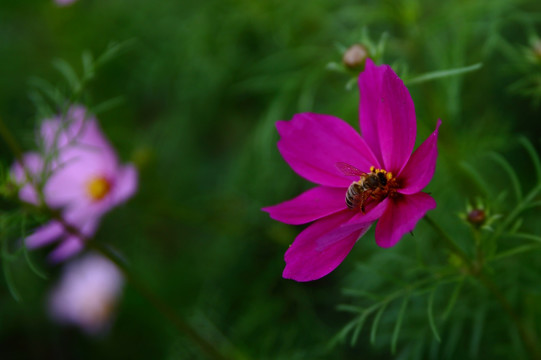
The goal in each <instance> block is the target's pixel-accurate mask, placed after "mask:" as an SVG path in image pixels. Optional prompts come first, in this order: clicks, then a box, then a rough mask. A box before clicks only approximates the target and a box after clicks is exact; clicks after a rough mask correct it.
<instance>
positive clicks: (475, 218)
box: [466, 209, 486, 227]
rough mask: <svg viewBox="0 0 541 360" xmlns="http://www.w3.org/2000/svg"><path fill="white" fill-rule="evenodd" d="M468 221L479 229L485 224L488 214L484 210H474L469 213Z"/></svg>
mask: <svg viewBox="0 0 541 360" xmlns="http://www.w3.org/2000/svg"><path fill="white" fill-rule="evenodd" d="M466 220H468V222H469V223H470V224H472V225H474V226H477V227H479V226H481V225H483V224H484V222H485V220H486V213H485V211H484V210H483V209H473V210H471V211H470V212H469V213H468V215H467V217H466Z"/></svg>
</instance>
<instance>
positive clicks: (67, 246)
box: [12, 106, 137, 261]
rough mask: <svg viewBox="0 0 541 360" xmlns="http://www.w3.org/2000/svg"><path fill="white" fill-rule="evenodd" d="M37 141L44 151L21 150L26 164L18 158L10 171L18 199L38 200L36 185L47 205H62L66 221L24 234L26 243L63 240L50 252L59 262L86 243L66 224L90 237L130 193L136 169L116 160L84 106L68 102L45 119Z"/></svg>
mask: <svg viewBox="0 0 541 360" xmlns="http://www.w3.org/2000/svg"><path fill="white" fill-rule="evenodd" d="M40 140H41V142H42V145H43V150H44V154H43V155H40V154H38V153H34V152H30V153H27V154H25V155H24V157H23V162H24V166H25V168H23V167H22V166H21V165H20V164H18V163H16V164H15V165H14V166H13V169H12V174H13V177H14V179H15V181H16V182H17V183H18V184H19V185H20V186H21V188H20V190H19V198H20V199H21V200H23V201H25V202H28V203H31V204H34V205H39V204H40V203H41V202H40V196H39V191H38V189H42V194H43V200H44V201H45V204H46V205H47V206H49V207H50V208H53V209H61V210H62V220H63V221H62V222H63V223H64V224H63V223H62V222H61V221H58V220H52V221H50V222H49V223H47V224H46V225H44V226H42V227H40V228H38V229H37V230H36V231H35V232H34V233H33V234H31V235H30V236H28V237H27V238H26V245H27V246H28V247H29V248H37V247H40V246H44V245H47V244H49V243H51V242H53V241H55V240H57V239H61V240H62V241H61V243H60V245H59V246H58V247H57V248H56V249H55V250H54V251H53V252H52V253H51V255H50V258H51V260H53V261H61V260H63V259H65V258H67V257H69V256H71V255H73V254H75V253H77V252H78V251H79V250H81V249H82V248H83V246H84V244H83V241H82V239H81V238H80V236H77V234H73V233H70V231H68V230H69V229H66V227H65V226H64V225H65V224H68V225H69V226H71V227H73V228H75V229H77V230H78V231H79V233H80V234H82V235H83V236H84V237H85V238H88V237H92V236H93V235H94V233H95V232H96V229H97V226H98V223H99V221H100V219H101V216H102V215H103V214H105V213H106V212H108V211H109V210H111V209H112V208H113V207H115V206H117V205H118V204H120V203H122V202H123V201H125V200H127V199H128V198H130V197H131V196H132V195H133V193H134V192H135V190H136V188H137V171H136V170H135V168H134V166H132V165H121V164H119V162H118V159H117V157H116V154H115V152H114V149H113V148H112V147H111V145H110V144H109V142H108V141H107V139H105V137H104V136H103V134H102V132H101V130H100V128H99V125H98V122H97V120H96V118H95V117H93V116H90V115H88V114H87V112H86V109H85V108H84V107H82V106H73V107H71V108H70V109H69V110H68V112H67V114H66V115H65V116H64V117H56V118H54V119H49V120H45V121H44V122H43V124H42V126H41V131H40ZM25 171H26V173H25ZM27 176H28V177H29V178H30V181H26V179H27ZM72 232H73V231H72Z"/></svg>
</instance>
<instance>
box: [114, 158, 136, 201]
mask: <svg viewBox="0 0 541 360" xmlns="http://www.w3.org/2000/svg"><path fill="white" fill-rule="evenodd" d="M136 190H137V169H136V168H135V166H133V165H131V164H128V165H125V166H122V167H121V168H120V169H119V170H118V172H117V174H116V179H115V184H114V189H113V193H112V194H111V196H112V199H113V200H112V202H113V203H114V204H115V205H116V204H120V203H122V202H124V201H126V200H127V199H128V198H130V197H132V196H133V194H134V193H135V191H136Z"/></svg>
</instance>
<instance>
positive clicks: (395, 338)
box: [391, 296, 409, 355]
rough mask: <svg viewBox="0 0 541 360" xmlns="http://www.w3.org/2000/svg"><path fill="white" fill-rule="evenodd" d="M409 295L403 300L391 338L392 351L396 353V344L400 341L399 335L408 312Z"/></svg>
mask: <svg viewBox="0 0 541 360" xmlns="http://www.w3.org/2000/svg"><path fill="white" fill-rule="evenodd" d="M408 300H409V296H406V297H405V298H404V300H403V301H402V306H401V307H400V312H399V313H398V319H397V320H396V323H395V326H394V330H393V336H392V339H391V353H392V354H393V355H394V354H396V344H397V342H398V335H399V334H400V328H401V326H402V320H403V319H404V314H405V313H406V307H407V305H408Z"/></svg>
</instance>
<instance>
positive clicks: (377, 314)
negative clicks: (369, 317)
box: [370, 303, 389, 345]
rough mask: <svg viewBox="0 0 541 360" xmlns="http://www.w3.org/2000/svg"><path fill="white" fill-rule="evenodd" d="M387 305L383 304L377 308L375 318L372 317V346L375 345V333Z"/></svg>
mask: <svg viewBox="0 0 541 360" xmlns="http://www.w3.org/2000/svg"><path fill="white" fill-rule="evenodd" d="M388 304H389V303H385V304H383V305H382V306H381V307H380V308H379V310H378V312H377V313H376V316H375V317H374V321H373V322H372V328H371V329H370V343H371V344H372V345H374V344H375V343H376V333H377V331H378V326H379V321H380V320H381V316H382V315H383V312H384V311H385V309H386V308H387V305H388Z"/></svg>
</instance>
